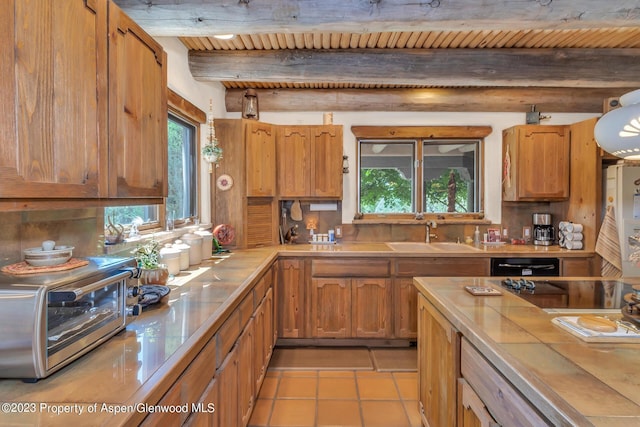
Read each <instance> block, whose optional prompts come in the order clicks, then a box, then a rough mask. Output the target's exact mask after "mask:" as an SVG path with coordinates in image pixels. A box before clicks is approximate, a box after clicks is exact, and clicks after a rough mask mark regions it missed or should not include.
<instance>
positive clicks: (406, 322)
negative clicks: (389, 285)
mask: <svg viewBox="0 0 640 427" xmlns="http://www.w3.org/2000/svg"><path fill="white" fill-rule="evenodd" d="M393 292H394V295H393V313H394V318H393V321H394V334H395V336H396V338H414V339H415V338H416V337H417V335H418V290H417V289H416V287H415V286H413V278H409V277H405V278H401V279H395V284H394V287H393Z"/></svg>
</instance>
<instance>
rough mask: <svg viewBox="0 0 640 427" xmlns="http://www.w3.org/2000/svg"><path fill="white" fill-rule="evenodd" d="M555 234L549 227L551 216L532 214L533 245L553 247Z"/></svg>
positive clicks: (550, 226) (551, 227)
mask: <svg viewBox="0 0 640 427" xmlns="http://www.w3.org/2000/svg"><path fill="white" fill-rule="evenodd" d="M554 239H555V232H554V229H553V225H551V214H546V213H535V214H533V244H534V245H541V246H549V245H553V241H554Z"/></svg>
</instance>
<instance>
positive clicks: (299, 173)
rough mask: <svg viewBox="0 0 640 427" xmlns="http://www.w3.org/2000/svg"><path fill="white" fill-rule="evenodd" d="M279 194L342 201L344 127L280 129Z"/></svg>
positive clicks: (278, 145)
mask: <svg viewBox="0 0 640 427" xmlns="http://www.w3.org/2000/svg"><path fill="white" fill-rule="evenodd" d="M277 152H278V195H279V196H280V197H282V198H287V197H296V198H298V197H310V198H314V197H317V198H331V199H342V126H339V125H318V126H303V125H296V126H279V127H278V136H277Z"/></svg>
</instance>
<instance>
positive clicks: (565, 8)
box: [115, 0, 640, 36]
mask: <svg viewBox="0 0 640 427" xmlns="http://www.w3.org/2000/svg"><path fill="white" fill-rule="evenodd" d="M115 3H116V4H118V6H120V7H121V8H122V9H123V10H124V12H125V13H127V15H129V16H130V17H131V18H133V20H134V21H136V23H137V24H139V25H140V26H142V27H143V28H144V29H145V31H147V32H148V33H149V34H151V35H153V36H210V35H213V34H224V33H234V34H258V33H283V32H286V33H307V32H353V33H369V32H384V31H387V32H392V31H435V30H437V31H441V30H442V31H446V30H474V29H475V30H483V29H485V30H487V29H512V30H517V29H522V30H526V29H534V28H538V29H571V28H573V29H577V28H598V27H600V28H602V27H630V26H638V25H640V8H638V5H637V3H636V2H633V1H629V0H606V1H604V0H527V1H522V0H521V1H504V0H485V1H482V2H478V1H477V0H423V1H415V0H378V1H372V0H325V1H316V0H278V1H273V0H234V1H229V0H153V1H148V0H115Z"/></svg>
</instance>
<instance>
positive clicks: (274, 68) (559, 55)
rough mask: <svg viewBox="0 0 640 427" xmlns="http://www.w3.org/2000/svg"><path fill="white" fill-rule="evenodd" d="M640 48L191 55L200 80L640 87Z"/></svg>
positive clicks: (237, 52)
mask: <svg viewBox="0 0 640 427" xmlns="http://www.w3.org/2000/svg"><path fill="white" fill-rule="evenodd" d="M639 57H640V49H433V50H431V49H331V50H312V49H304V50H295V49H294V50H268V51H265V50H240V51H216V52H207V51H193V50H192V51H189V67H190V70H191V74H192V75H193V77H194V78H195V79H196V80H200V81H234V80H237V81H243V80H244V81H254V82H297V83H304V82H306V83H320V82H331V83H360V84H387V85H413V86H416V85H417V86H491V87H510V86H540V87H583V88H592V87H630V88H631V87H638V86H640V61H638V58H639Z"/></svg>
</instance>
